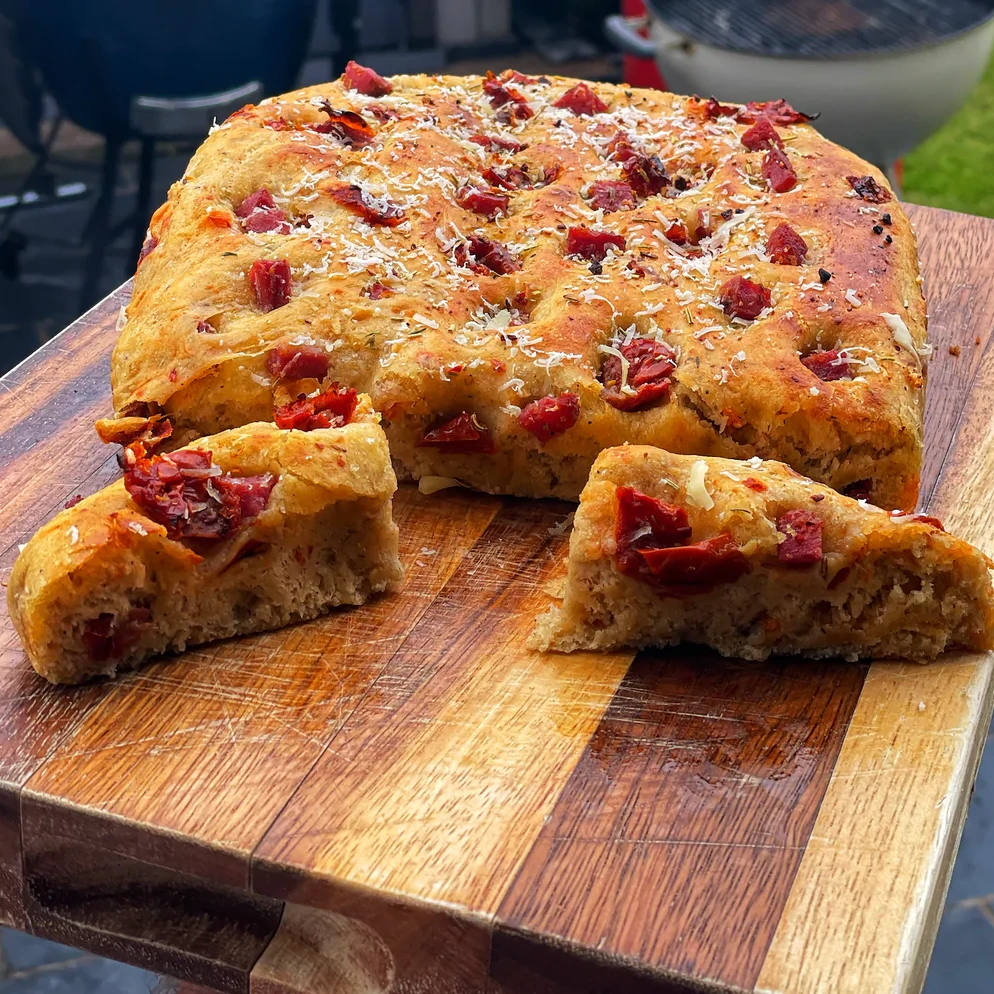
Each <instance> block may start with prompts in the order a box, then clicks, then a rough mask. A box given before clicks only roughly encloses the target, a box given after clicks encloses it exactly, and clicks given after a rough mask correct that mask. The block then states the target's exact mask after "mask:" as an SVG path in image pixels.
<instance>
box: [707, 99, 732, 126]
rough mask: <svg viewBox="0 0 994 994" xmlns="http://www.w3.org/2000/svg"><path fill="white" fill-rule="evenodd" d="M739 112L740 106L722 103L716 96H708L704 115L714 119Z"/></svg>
mask: <svg viewBox="0 0 994 994" xmlns="http://www.w3.org/2000/svg"><path fill="white" fill-rule="evenodd" d="M738 112H739V108H738V107H731V106H729V105H728V104H720V103H718V101H717V100H715V98H714V97H708V99H707V102H706V103H705V104H704V116H705V117H708V118H710V119H711V120H712V121H713V120H714V119H715V118H717V117H731V116H732V115H734V114H737V113H738Z"/></svg>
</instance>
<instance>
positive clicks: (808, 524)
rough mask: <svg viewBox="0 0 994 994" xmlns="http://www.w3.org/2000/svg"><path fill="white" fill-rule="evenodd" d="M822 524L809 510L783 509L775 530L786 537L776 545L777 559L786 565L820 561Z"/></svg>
mask: <svg viewBox="0 0 994 994" xmlns="http://www.w3.org/2000/svg"><path fill="white" fill-rule="evenodd" d="M822 525H823V522H822V520H821V518H820V517H818V515H817V514H813V513H812V512H811V511H802V510H794V511H784V513H783V514H781V515H780V517H778V518H777V531H778V532H780V534H781V535H786V536H787V537H786V538H785V539H784V540H783V541H782V542H781V543H780V544H779V545H778V546H777V559H778V560H779V561H780V562H782V563H784V564H786V565H788V566H811V565H813V564H814V563H820V562H821V530H822Z"/></svg>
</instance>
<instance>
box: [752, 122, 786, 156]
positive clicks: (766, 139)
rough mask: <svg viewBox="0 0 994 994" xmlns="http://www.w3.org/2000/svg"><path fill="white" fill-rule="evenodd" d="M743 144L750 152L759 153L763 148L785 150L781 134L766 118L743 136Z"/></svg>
mask: <svg viewBox="0 0 994 994" xmlns="http://www.w3.org/2000/svg"><path fill="white" fill-rule="evenodd" d="M742 144H743V145H745V147H746V148H747V149H749V151H750V152H755V151H758V150H759V149H761V148H773V147H774V146H776V147H777V148H783V139H782V138H781V137H780V133H779V132H778V131H777V129H776V128H774V127H773V125H772V124H770V122H769V121H768V120H767V119H766V118H765V117H764V118H763V119H762V120H759V121H757V122H756V123H755V124H754V125H753V126H752V127H751V128H750V129H749V130H748V131H747V132H746V133H745V134H744V135H743V136H742Z"/></svg>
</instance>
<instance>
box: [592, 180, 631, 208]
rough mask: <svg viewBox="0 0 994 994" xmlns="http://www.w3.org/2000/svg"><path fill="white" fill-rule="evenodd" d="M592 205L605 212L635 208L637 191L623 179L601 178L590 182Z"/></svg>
mask: <svg viewBox="0 0 994 994" xmlns="http://www.w3.org/2000/svg"><path fill="white" fill-rule="evenodd" d="M590 206H591V207H593V209H594V210H595V211H604V213H605V214H611V213H612V212H614V211H630V210H634V209H635V191H634V190H632V188H631V186H629V185H628V183H626V182H624V181H623V180H615V179H600V180H598V181H597V182H596V183H591V184H590Z"/></svg>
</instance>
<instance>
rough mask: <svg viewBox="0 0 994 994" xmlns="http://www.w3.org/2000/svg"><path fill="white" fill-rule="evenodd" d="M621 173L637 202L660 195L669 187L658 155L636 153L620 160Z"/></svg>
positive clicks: (664, 169) (668, 181)
mask: <svg viewBox="0 0 994 994" xmlns="http://www.w3.org/2000/svg"><path fill="white" fill-rule="evenodd" d="M621 172H622V173H623V174H624V177H625V179H626V180H627V182H628V185H629V186H630V187H631V188H632V192H633V193H634V194H635V196H636V197H637V198H638V199H639V200H645V198H646V197H651V196H653V195H654V194H657V193H661V192H662V191H663V190H664V189H665V188H666V187H667V186H669V185H670V179H669V177H668V176H667V175H666V167H665V166H664V165H663V163H662V160H661V159H660V158H659V156H658V155H643V154H642V153H641V152H636V153H635V154H634V155H630V156H628V157H627V158H626V159H624V160H622V163H621Z"/></svg>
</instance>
